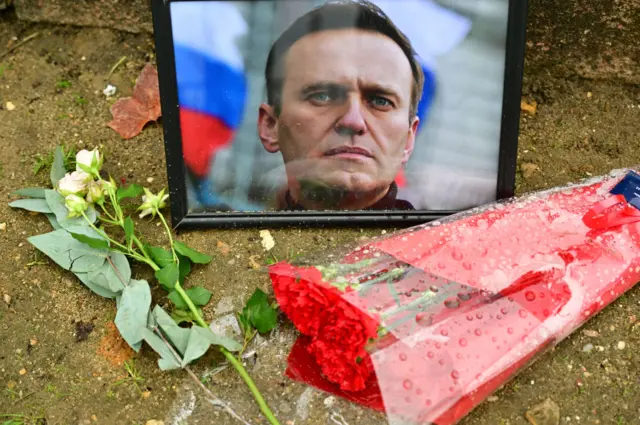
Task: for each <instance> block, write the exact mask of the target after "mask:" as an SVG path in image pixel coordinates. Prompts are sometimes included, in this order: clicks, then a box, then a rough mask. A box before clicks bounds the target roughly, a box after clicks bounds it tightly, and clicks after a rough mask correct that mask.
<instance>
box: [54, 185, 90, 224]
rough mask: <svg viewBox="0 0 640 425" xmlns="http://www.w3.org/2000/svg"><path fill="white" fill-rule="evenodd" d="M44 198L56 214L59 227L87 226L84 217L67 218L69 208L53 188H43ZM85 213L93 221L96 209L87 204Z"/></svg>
mask: <svg viewBox="0 0 640 425" xmlns="http://www.w3.org/2000/svg"><path fill="white" fill-rule="evenodd" d="M44 196H45V199H46V200H47V204H49V207H50V208H51V211H53V213H54V214H55V215H56V220H58V223H59V224H60V227H62V228H63V229H68V228H70V227H76V226H79V227H82V226H89V223H87V220H85V219H84V217H73V218H69V217H68V215H69V210H68V209H67V207H66V206H65V204H64V197H63V196H62V195H61V194H60V193H58V192H57V191H55V190H49V189H47V190H45V193H44ZM85 214H86V215H87V217H88V218H89V220H90V221H91V222H92V223H94V222H95V221H96V210H95V209H94V208H93V207H92V206H89V208H88V209H87V210H86V211H85Z"/></svg>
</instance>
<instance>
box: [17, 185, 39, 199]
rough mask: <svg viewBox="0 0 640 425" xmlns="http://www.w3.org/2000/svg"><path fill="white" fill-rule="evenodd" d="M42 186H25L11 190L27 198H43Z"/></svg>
mask: <svg viewBox="0 0 640 425" xmlns="http://www.w3.org/2000/svg"><path fill="white" fill-rule="evenodd" d="M44 191H45V188H44V187H25V188H23V189H18V190H16V191H15V192H13V194H14V195H18V196H25V197H27V198H38V199H44Z"/></svg>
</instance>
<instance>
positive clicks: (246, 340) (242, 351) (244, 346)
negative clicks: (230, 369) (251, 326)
mask: <svg viewBox="0 0 640 425" xmlns="http://www.w3.org/2000/svg"><path fill="white" fill-rule="evenodd" d="M257 333H258V331H257V330H255V331H253V334H252V335H251V336H250V337H249V338H246V339H245V340H244V345H243V346H242V350H240V352H239V353H238V360H240V361H242V353H244V350H246V349H247V346H248V345H249V343H250V342H251V340H252V339H253V338H255V336H256V334H257Z"/></svg>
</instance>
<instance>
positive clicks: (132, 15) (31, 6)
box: [0, 0, 153, 33]
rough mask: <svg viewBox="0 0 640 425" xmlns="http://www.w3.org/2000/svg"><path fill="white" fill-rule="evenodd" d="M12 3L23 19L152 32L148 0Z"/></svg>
mask: <svg viewBox="0 0 640 425" xmlns="http://www.w3.org/2000/svg"><path fill="white" fill-rule="evenodd" d="M1 2H2V0H0V3H1ZM14 4H15V10H16V14H17V16H18V18H19V19H21V20H25V21H30V22H50V23H55V24H66V25H77V26H87V27H101V28H112V29H116V30H121V31H127V32H133V33H141V32H146V33H153V20H152V16H151V2H150V0H15V1H14Z"/></svg>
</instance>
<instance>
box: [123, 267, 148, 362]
mask: <svg viewBox="0 0 640 425" xmlns="http://www.w3.org/2000/svg"><path fill="white" fill-rule="evenodd" d="M150 308H151V289H150V288H149V283H147V281H146V280H135V279H132V280H131V281H130V282H129V285H128V286H126V287H125V288H124V290H123V291H122V298H121V299H120V305H119V307H118V312H117V313H116V318H115V321H114V322H115V324H116V327H117V328H118V331H120V335H122V338H124V340H125V341H127V343H128V344H129V345H130V346H131V348H133V350H134V351H136V352H138V351H139V350H140V346H141V345H142V340H143V338H144V337H143V334H142V332H143V330H144V329H146V327H147V315H148V314H149V309H150Z"/></svg>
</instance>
